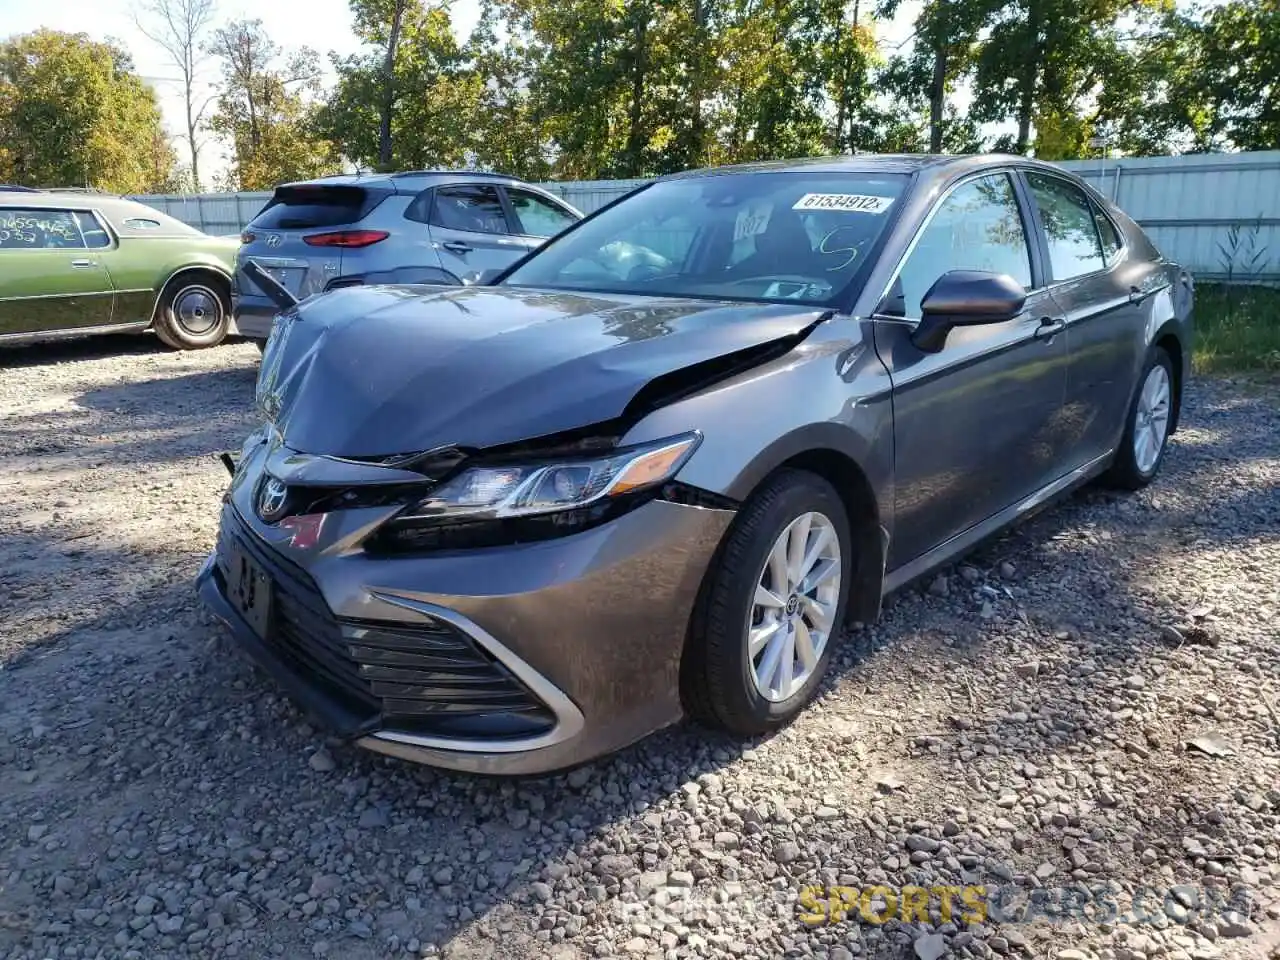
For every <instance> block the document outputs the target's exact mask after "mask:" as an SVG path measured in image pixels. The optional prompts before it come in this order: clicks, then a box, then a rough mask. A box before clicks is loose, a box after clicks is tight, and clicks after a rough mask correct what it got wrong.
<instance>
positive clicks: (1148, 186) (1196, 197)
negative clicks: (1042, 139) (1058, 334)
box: [1060, 150, 1280, 282]
mask: <svg viewBox="0 0 1280 960" xmlns="http://www.w3.org/2000/svg"><path fill="white" fill-rule="evenodd" d="M1060 166H1062V167H1064V168H1066V169H1068V170H1071V171H1072V172H1073V173H1075V174H1076V175H1077V176H1080V177H1083V178H1084V179H1086V180H1088V181H1089V182H1090V183H1092V184H1093V185H1094V186H1095V187H1097V188H1098V189H1099V190H1100V191H1101V192H1102V193H1103V194H1105V195H1106V196H1108V197H1110V198H1111V199H1112V200H1114V201H1115V202H1116V203H1117V204H1119V206H1120V208H1121V209H1123V210H1124V211H1125V212H1126V213H1128V214H1129V215H1130V216H1131V217H1133V218H1134V219H1135V220H1137V221H1138V222H1139V223H1140V224H1142V226H1143V227H1144V228H1145V229H1146V230H1147V231H1148V233H1149V234H1150V236H1151V239H1152V240H1153V241H1154V242H1155V244H1156V246H1158V247H1159V248H1160V249H1161V251H1162V252H1163V253H1164V254H1165V255H1166V256H1168V257H1171V258H1172V259H1174V260H1177V261H1178V262H1180V263H1183V264H1186V265H1187V266H1188V267H1190V268H1191V270H1192V271H1193V272H1194V273H1195V274H1196V276H1197V278H1199V279H1201V280H1215V279H1226V278H1228V277H1231V278H1233V279H1237V280H1251V279H1252V280H1264V281H1268V282H1275V281H1277V280H1280V150H1268V151H1256V152H1252V153H1232V154H1196V155H1191V156H1180V157H1126V158H1123V159H1118V160H1106V161H1100V160H1071V161H1064V162H1063V163H1061V164H1060ZM1233 237H1234V241H1235V242H1234V244H1233ZM1250 260H1252V263H1248V262H1246V261H1250Z"/></svg>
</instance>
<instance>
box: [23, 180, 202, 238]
mask: <svg viewBox="0 0 1280 960" xmlns="http://www.w3.org/2000/svg"><path fill="white" fill-rule="evenodd" d="M0 206H3V207H23V208H27V209H32V208H41V209H42V208H45V207H53V208H57V209H62V210H96V211H98V213H99V214H101V215H102V216H104V217H106V219H107V221H108V222H109V223H110V224H111V226H112V227H113V228H114V229H115V230H116V232H117V233H119V234H120V235H121V236H125V237H127V236H147V237H160V236H174V235H178V236H199V235H200V234H201V233H202V231H200V230H198V229H196V228H195V227H193V226H191V225H190V224H187V223H184V222H183V221H181V220H179V219H178V218H177V217H174V216H172V215H171V214H168V213H165V212H164V211H163V210H157V209H156V208H155V207H151V206H148V205H147V204H145V203H142V202H141V201H138V200H131V199H129V198H128V197H121V196H119V195H117V194H114V193H97V192H95V191H93V190H67V191H57V190H38V191H36V192H35V193H27V192H25V191H13V192H9V191H0ZM133 219H137V220H154V221H155V222H156V223H158V224H160V226H161V228H162V231H163V232H156V231H154V230H135V229H132V228H131V227H130V226H129V224H128V223H126V221H128V220H133Z"/></svg>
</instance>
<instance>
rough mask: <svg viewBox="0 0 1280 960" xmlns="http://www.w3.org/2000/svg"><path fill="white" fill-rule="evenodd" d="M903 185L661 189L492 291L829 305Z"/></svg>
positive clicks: (692, 182)
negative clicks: (522, 289)
mask: <svg viewBox="0 0 1280 960" xmlns="http://www.w3.org/2000/svg"><path fill="white" fill-rule="evenodd" d="M907 179H908V178H907V176H906V175H902V174H887V175H886V174H877V175H872V174H867V173H803V172H802V173H788V172H776V173H749V174H745V173H738V174H720V175H713V176H707V177H696V178H691V179H688V180H666V181H661V182H659V183H655V184H653V185H652V186H649V187H647V188H644V189H642V190H640V191H639V192H637V193H635V194H633V195H632V196H630V197H627V198H626V199H625V200H622V201H621V202H619V203H618V204H616V205H614V206H613V207H611V208H610V209H608V210H605V211H604V212H602V213H601V214H600V215H599V216H596V217H594V218H592V219H591V220H588V221H586V222H584V223H583V224H582V225H581V226H580V227H578V228H577V229H575V230H573V231H572V232H570V233H567V234H565V235H563V236H561V237H558V238H556V239H554V240H552V241H550V242H549V243H547V245H546V246H544V247H543V248H542V249H541V250H540V251H538V252H537V253H536V254H534V255H533V256H532V257H530V258H529V259H528V260H526V261H525V262H524V263H523V264H521V265H520V266H519V267H517V268H516V269H515V270H513V271H512V272H511V273H510V274H509V275H508V276H507V278H506V279H505V280H504V281H503V283H504V284H510V285H514V286H529V287H543V288H551V289H566V290H585V291H589V292H601V293H624V294H640V295H645V296H692V297H727V298H745V299H752V300H770V301H785V302H799V303H805V304H812V305H814V306H829V305H831V304H832V303H833V301H835V300H836V299H837V298H838V297H839V296H840V294H841V292H842V291H843V290H844V289H845V288H846V287H847V286H848V285H849V284H850V283H851V282H852V281H853V280H854V278H855V277H856V276H857V274H858V273H859V271H860V269H861V267H862V265H863V263H864V261H865V260H866V259H867V257H868V256H869V254H870V252H871V250H872V248H873V247H874V245H875V242H876V240H877V239H878V238H879V236H880V235H881V233H883V232H884V228H885V225H886V223H888V219H889V215H890V213H891V211H892V210H893V207H894V203H895V201H896V200H897V199H898V198H899V196H900V195H901V193H902V191H903V189H904V187H905V185H906V183H907Z"/></svg>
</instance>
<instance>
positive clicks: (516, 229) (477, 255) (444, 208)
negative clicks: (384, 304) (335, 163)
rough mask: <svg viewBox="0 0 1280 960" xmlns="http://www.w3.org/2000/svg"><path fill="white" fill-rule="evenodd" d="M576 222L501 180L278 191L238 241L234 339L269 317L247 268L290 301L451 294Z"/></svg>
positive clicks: (408, 180)
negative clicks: (410, 287) (370, 291)
mask: <svg viewBox="0 0 1280 960" xmlns="http://www.w3.org/2000/svg"><path fill="white" fill-rule="evenodd" d="M580 219H582V214H581V213H580V212H579V211H578V210H576V209H574V208H573V207H572V206H570V205H569V204H567V203H565V202H564V201H563V200H561V199H560V198H559V197H557V196H555V195H554V194H552V193H549V192H547V191H546V190H542V189H540V188H538V187H535V186H534V185H533V184H531V183H526V182H525V181H523V180H519V179H517V178H515V177H508V176H503V175H500V174H488V173H475V172H459V173H451V172H448V171H432V170H414V171H409V172H405V173H388V174H364V175H347V176H337V177H325V178H322V179H318V180H309V181H303V182H299V183H287V184H282V185H281V186H278V187H276V190H275V194H274V196H272V198H271V200H270V201H268V202H267V205H266V206H265V207H263V208H262V210H260V211H259V212H258V215H257V216H256V217H254V218H253V220H252V222H250V224H249V225H248V227H246V228H245V231H244V233H243V234H242V235H241V238H240V239H241V246H240V253H239V255H238V257H237V259H236V275H235V281H234V290H233V296H234V299H235V321H236V327H237V332H238V333H240V334H241V335H242V336H246V337H252V338H254V339H257V340H260V341H263V340H266V338H267V335H268V334H270V332H271V321H272V318H273V317H274V316H275V315H276V313H277V312H278V308H277V307H276V306H275V305H274V304H273V302H272V301H271V300H270V299H269V298H268V297H267V296H266V294H265V293H263V291H262V290H261V289H260V288H259V287H258V285H257V284H256V283H255V282H254V281H253V280H252V279H251V278H250V277H248V276H246V274H245V272H244V267H245V264H246V263H248V262H249V261H250V260H252V261H254V262H256V263H257V264H258V266H260V267H262V268H263V269H264V270H265V271H266V272H267V273H269V274H271V276H273V277H274V278H275V279H276V280H278V281H279V282H280V283H281V284H283V285H284V287H285V288H286V289H287V290H288V291H289V292H290V293H291V294H293V295H294V296H295V297H298V298H299V299H305V298H306V297H309V296H311V295H312V294H316V293H322V292H324V291H326V290H332V289H334V288H335V287H349V286H358V285H361V284H379V283H440V284H450V285H457V284H462V283H468V282H472V281H474V280H477V279H479V278H480V277H481V276H482V275H483V274H485V273H486V272H487V271H492V270H496V269H502V268H504V267H507V266H509V265H510V264H512V263H514V262H515V261H516V260H518V259H519V258H520V257H522V256H524V255H525V254H526V253H528V252H529V251H530V250H532V249H534V248H535V247H538V246H540V245H541V244H542V243H543V242H545V241H546V240H547V238H548V237H552V236H554V235H556V234H557V233H559V232H560V231H561V230H563V229H565V228H566V227H568V226H569V225H570V224H572V223H575V222H576V221H578V220H580Z"/></svg>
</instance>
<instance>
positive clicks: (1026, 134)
mask: <svg viewBox="0 0 1280 960" xmlns="http://www.w3.org/2000/svg"><path fill="white" fill-rule="evenodd" d="M1027 33H1028V34H1029V36H1030V40H1031V42H1030V44H1029V45H1028V49H1027V62H1026V64H1025V65H1024V66H1023V70H1022V78H1021V80H1020V81H1019V86H1020V87H1021V89H1020V90H1019V91H1018V141H1017V144H1016V146H1015V151H1016V152H1017V153H1020V154H1024V153H1026V152H1027V147H1028V146H1029V145H1030V143H1031V115H1032V114H1033V113H1034V112H1035V106H1036V81H1037V80H1038V78H1039V75H1040V57H1041V51H1040V7H1039V4H1037V3H1036V2H1035V0H1032V2H1031V4H1030V8H1029V10H1028V14H1027Z"/></svg>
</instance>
